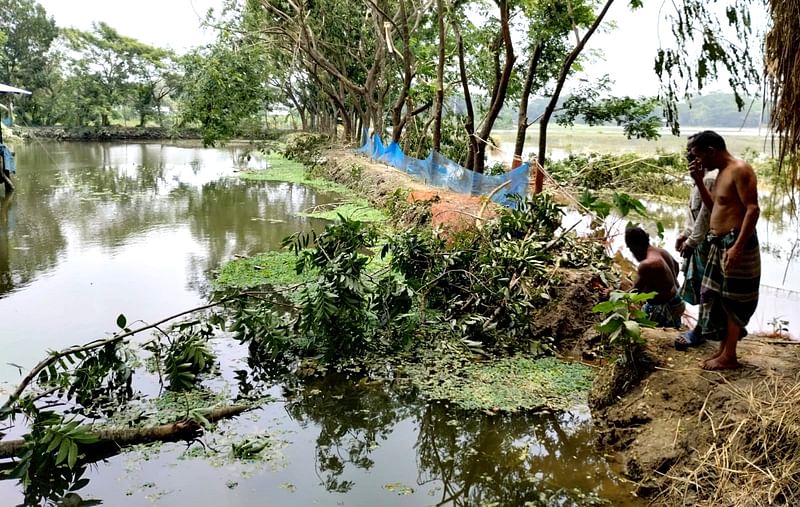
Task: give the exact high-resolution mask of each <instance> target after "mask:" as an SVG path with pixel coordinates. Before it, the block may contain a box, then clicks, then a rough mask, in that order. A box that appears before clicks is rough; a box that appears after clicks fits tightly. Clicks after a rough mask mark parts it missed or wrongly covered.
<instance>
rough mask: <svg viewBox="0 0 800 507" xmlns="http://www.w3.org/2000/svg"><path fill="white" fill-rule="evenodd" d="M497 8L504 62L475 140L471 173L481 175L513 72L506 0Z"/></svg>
mask: <svg viewBox="0 0 800 507" xmlns="http://www.w3.org/2000/svg"><path fill="white" fill-rule="evenodd" d="M497 6H498V7H499V8H500V36H501V37H502V41H503V47H504V48H505V62H504V64H503V72H502V73H499V74H498V73H497V72H496V73H495V76H496V78H495V79H496V82H495V85H494V88H493V90H492V102H491V105H490V106H489V112H488V113H487V114H486V118H484V120H483V123H482V125H481V130H480V135H479V136H478V139H476V143H477V145H476V148H477V149H476V150H475V162H474V164H473V171H475V172H477V173H483V168H484V164H485V163H486V156H485V154H486V142H487V141H486V140H487V139H489V135H490V134H491V133H492V127H493V126H494V122H495V120H497V117H498V116H499V115H500V111H501V110H502V109H503V102H505V100H506V93H507V92H508V82H509V81H510V80H511V73H512V71H513V70H514V60H515V56H514V46H513V42H512V41H511V28H510V26H509V19H508V18H509V7H508V0H498V2H497ZM495 58H496V60H495V62H496V66H497V69H498V70H499V64H500V60H499V59H500V50H499V48H498V50H497V55H496V57H495Z"/></svg>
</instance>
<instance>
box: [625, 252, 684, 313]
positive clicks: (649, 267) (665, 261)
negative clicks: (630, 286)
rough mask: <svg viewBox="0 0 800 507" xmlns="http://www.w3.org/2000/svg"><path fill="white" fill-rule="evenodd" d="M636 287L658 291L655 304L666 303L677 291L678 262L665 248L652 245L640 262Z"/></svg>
mask: <svg viewBox="0 0 800 507" xmlns="http://www.w3.org/2000/svg"><path fill="white" fill-rule="evenodd" d="M637 273H638V275H639V277H638V278H637V279H636V286H635V287H636V289H637V290H638V291H639V292H657V293H658V294H657V295H656V296H655V297H654V298H653V303H654V304H661V303H666V302H667V301H669V300H670V299H672V298H673V297H674V296H675V294H676V293H677V282H676V277H677V273H678V264H677V262H676V261H675V259H674V258H673V257H672V256H671V255H670V254H669V252H667V251H666V250H664V249H663V248H659V247H656V246H650V247H649V248H648V249H647V257H645V259H644V260H642V261H641V262H640V263H639V268H638V270H637Z"/></svg>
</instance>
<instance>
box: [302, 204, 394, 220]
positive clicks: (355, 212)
mask: <svg viewBox="0 0 800 507" xmlns="http://www.w3.org/2000/svg"><path fill="white" fill-rule="evenodd" d="M300 215H301V216H306V217H310V218H322V219H325V220H339V216H343V217H345V218H347V219H349V220H358V221H359V222H385V221H386V220H387V219H388V217H387V216H386V214H385V213H384V212H383V211H381V210H378V209H376V208H374V207H373V206H371V205H370V203H369V201H367V200H366V199H353V200H350V201H346V202H343V203H335V204H332V205H327V206H318V207H317V208H314V210H313V211H309V212H306V213H300Z"/></svg>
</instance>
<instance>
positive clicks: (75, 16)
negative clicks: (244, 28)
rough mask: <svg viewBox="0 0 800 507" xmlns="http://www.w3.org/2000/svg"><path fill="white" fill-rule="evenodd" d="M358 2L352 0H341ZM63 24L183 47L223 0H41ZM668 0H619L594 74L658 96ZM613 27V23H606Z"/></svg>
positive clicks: (203, 38) (204, 33)
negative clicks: (658, 57)
mask: <svg viewBox="0 0 800 507" xmlns="http://www.w3.org/2000/svg"><path fill="white" fill-rule="evenodd" d="M341 1H352V0H341ZM39 3H40V4H42V6H43V7H44V8H45V9H46V10H47V12H48V13H49V14H50V15H51V16H53V17H54V18H55V20H56V23H57V24H58V25H59V26H62V27H67V26H72V27H76V28H80V29H84V30H88V29H90V28H91V24H92V22H94V21H104V22H106V23H108V24H109V25H111V26H112V27H114V28H116V29H117V30H118V31H119V32H120V33H122V34H123V35H127V36H130V37H134V38H136V39H139V40H141V41H142V42H146V43H148V44H151V45H156V46H161V47H171V48H172V49H174V50H176V51H179V52H182V51H185V50H186V49H188V48H190V47H193V46H197V45H200V44H203V43H206V42H210V41H211V40H213V34H212V33H211V32H210V31H209V30H203V29H201V28H200V23H201V20H202V18H203V17H204V16H205V13H206V12H207V11H208V9H209V8H210V7H216V8H218V7H219V6H220V5H221V3H222V0H136V1H127V2H122V1H119V0H39ZM661 5H663V4H662V2H654V1H650V2H645V7H644V8H643V9H640V10H638V11H636V13H631V12H630V9H629V8H628V2H627V1H617V2H615V3H614V4H613V5H612V7H611V10H610V11H609V15H608V19H609V20H610V21H614V22H616V24H617V29H616V30H613V31H610V32H608V33H598V34H595V36H594V37H593V38H592V39H591V40H590V43H589V45H588V47H587V49H590V50H594V52H595V54H596V55H597V56H598V57H602V58H604V59H605V63H602V62H598V63H596V64H594V65H591V66H589V68H590V69H591V72H590V75H591V77H595V78H596V77H599V76H601V75H602V74H606V73H607V74H609V75H610V76H611V78H612V79H613V80H614V81H615V82H616V84H615V86H614V89H613V92H614V93H615V94H617V95H632V96H641V95H646V96H650V95H655V94H656V93H657V92H658V81H657V79H656V77H655V74H654V72H653V60H654V58H655V52H656V49H657V47H658V34H659V31H660V32H661V35H662V37H668V36H669V26H668V24H667V23H665V22H663V21H662V22H659V18H660V17H661V16H659V9H660V6H661ZM606 26H607V24H606Z"/></svg>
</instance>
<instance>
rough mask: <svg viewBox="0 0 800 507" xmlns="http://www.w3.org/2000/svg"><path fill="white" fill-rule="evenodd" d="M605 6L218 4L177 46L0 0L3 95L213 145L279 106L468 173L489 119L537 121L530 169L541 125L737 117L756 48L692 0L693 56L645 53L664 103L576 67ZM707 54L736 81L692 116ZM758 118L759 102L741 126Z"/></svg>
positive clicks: (33, 109) (481, 149) (632, 3)
mask: <svg viewBox="0 0 800 507" xmlns="http://www.w3.org/2000/svg"><path fill="white" fill-rule="evenodd" d="M613 2H614V0H604V1H602V2H599V3H597V2H591V1H588V0H570V1H565V0H490V1H478V0H433V1H423V0H350V1H344V2H343V1H340V0H314V1H310V0H306V1H302V2H285V1H283V0H225V1H224V5H223V8H222V9H221V10H220V11H218V12H217V13H216V15H214V16H209V18H208V19H207V23H208V24H210V25H212V26H214V27H215V28H216V29H217V33H218V37H217V40H216V41H215V42H214V43H212V44H209V45H208V46H205V47H199V48H195V49H193V50H191V51H189V52H188V53H186V54H181V55H179V54H176V53H174V52H173V51H171V50H168V49H164V48H159V47H154V46H150V45H148V44H145V43H143V42H141V41H138V40H136V39H134V38H131V37H127V36H125V35H123V34H120V33H119V32H118V31H117V30H115V29H114V28H113V27H111V26H109V25H107V24H105V23H102V22H100V23H95V24H94V25H93V27H92V29H91V30H89V31H82V30H78V29H74V28H61V27H57V26H56V24H55V22H54V20H53V18H52V17H49V16H48V15H47V13H46V11H45V10H44V8H43V7H42V6H41V5H39V4H38V3H37V2H36V1H35V0H0V11H2V12H3V13H4V16H3V18H2V19H0V44H2V52H0V81H2V82H6V83H9V84H12V85H15V86H20V87H24V88H27V89H29V90H31V91H33V92H34V93H33V96H32V97H30V98H25V99H21V100H17V102H16V105H15V109H16V113H17V115H18V117H20V118H21V119H22V120H24V121H25V122H26V123H28V124H39V125H64V126H86V125H100V126H107V125H111V124H126V125H146V124H153V123H157V124H159V125H161V126H176V127H183V126H200V127H201V128H202V131H203V136H204V140H205V141H206V142H207V143H210V144H213V143H214V142H217V141H224V140H226V139H229V138H231V137H233V136H234V135H237V134H238V133H240V132H242V129H243V126H248V127H250V128H249V129H247V130H252V129H253V127H255V128H259V127H263V126H264V125H265V124H267V123H268V122H269V121H270V118H272V121H275V118H276V115H275V113H276V112H282V113H285V114H283V117H284V118H290V119H291V120H294V121H296V122H297V124H298V125H297V126H299V127H301V128H303V129H305V130H319V131H326V132H329V133H331V134H333V135H336V134H337V133H339V135H344V137H345V138H347V139H348V140H351V141H358V140H359V138H360V136H362V133H363V132H365V131H367V129H370V130H372V131H374V132H380V133H384V134H385V136H386V138H387V139H391V140H394V141H397V142H398V143H400V144H401V145H402V146H403V147H404V149H405V150H406V151H407V152H408V153H410V154H413V155H425V154H427V152H428V151H429V150H430V149H431V148H433V149H437V150H439V151H442V152H443V153H444V154H445V155H447V156H449V157H450V158H452V159H454V160H456V161H457V162H459V163H462V164H463V165H464V166H466V167H468V168H471V169H474V170H476V171H479V172H481V171H483V169H484V163H485V160H486V157H485V155H486V148H487V146H488V145H489V143H490V142H491V141H490V136H491V134H492V132H493V131H495V130H497V129H515V130H516V131H517V136H516V139H517V141H516V143H515V155H516V156H521V154H522V153H523V148H524V144H525V140H526V132H527V129H528V127H530V126H534V125H538V126H539V133H538V135H539V144H538V148H539V151H538V153H539V157H538V158H539V162H540V163H543V162H544V153H545V146H546V141H547V140H546V131H547V128H546V127H547V126H548V124H549V122H550V121H551V120H552V121H554V122H557V123H559V124H562V125H570V124H574V123H587V124H590V125H597V124H608V123H611V124H617V125H620V126H622V127H623V130H624V132H625V134H626V135H627V136H628V137H640V138H647V139H650V138H654V137H657V136H658V128H659V127H661V126H662V125H664V124H665V123H666V124H667V125H669V126H671V127H673V129H674V130H675V129H676V128H677V125H678V121H679V120H680V121H682V122H684V123H685V124H702V125H714V126H726V127H738V126H740V125H741V123H742V119H743V115H744V113H743V112H738V109H739V108H743V107H745V106H747V105H748V104H749V103H750V102H749V101H748V100H747V99H746V98H745V97H744V92H745V91H746V88H747V85H748V84H749V83H751V82H757V81H758V77H757V75H756V76H754V75H753V73H752V68H753V66H752V59H751V55H749V54H748V53H746V52H745V53H742V52H741V51H739V50H735V49H732V48H735V47H734V46H732V45H731V43H729V42H727V41H726V40H725V39H724V38H722V37H721V36H720V35H715V34H721V33H722V30H721V29H720V28H721V26H722V25H721V21H720V20H718V19H716V18H715V17H713V16H707V14H708V11H707V10H706V6H705V3H704V2H702V1H701V0H682V1H681V2H680V3H679V5H677V9H678V10H677V11H676V13H675V14H674V16H673V20H674V21H675V22H676V27H677V28H676V29H675V30H677V31H676V32H675V33H676V37H677V39H678V40H679V41H681V40H682V42H686V41H687V40H690V38H691V37H692V36H693V35H692V33H693V31H695V29H696V28H698V26H699V27H705V28H708V30H707V31H706V32H705V35H704V37H705V39H704V43H703V45H702V48H701V49H699V50H698V52H697V54H696V55H693V56H694V57H695V58H692V57H690V56H688V53H687V52H685V51H684V52H681V51H678V50H670V49H662V50H660V51H659V53H658V54H657V55H654V56H655V58H656V66H655V67H656V72H657V73H658V74H659V76H660V77H661V78H662V82H663V83H665V86H664V89H663V90H662V96H661V97H659V98H654V97H626V96H623V97H616V96H613V95H612V94H611V92H610V90H611V89H612V82H611V81H610V80H609V79H608V78H603V79H599V80H597V79H595V80H592V81H588V80H586V79H581V76H582V72H583V71H584V70H585V69H586V68H588V67H589V66H591V65H598V62H597V61H596V59H595V56H594V55H593V54H592V53H588V52H586V51H584V48H585V47H586V45H587V43H588V42H589V40H590V39H591V37H592V35H593V34H594V33H596V32H597V31H598V30H605V29H608V26H607V25H608V21H607V20H606V18H605V17H606V13H607V12H608V9H609V8H610V7H611V5H612V3H613ZM641 5H642V2H641V0H629V2H628V7H629V8H631V9H636V8H638V7H641ZM742 12H743V11H738V10H736V9H735V8H734V9H733V10H731V11H729V12H728V19H727V24H728V25H730V26H732V27H734V28H735V29H736V31H737V33H740V35H741V36H742V37H744V38H745V39H746V37H747V35H748V33H749V29H750V28H749V27H750V22H749V18H745V17H742V16H741V15H740V14H741V13H742ZM687 13H688V14H687ZM689 15H691V16H692V19H691V20H689V19H688V18H687V16H689ZM704 16H705V17H704ZM748 16H749V14H748ZM688 21H691V22H688ZM681 36H682V37H683V39H681ZM682 51H683V50H682ZM717 66H720V67H727V68H736V69H740V70H741V72H739V73H737V74H736V75H735V76H734V78H733V79H731V84H732V89H733V90H734V97H733V99H735V100H732V99H731V98H730V96H716V95H712V96H707V97H696V98H695V101H694V102H693V109H691V110H689V113H690V114H689V115H687V114H686V111H687V110H686V109H685V108H683V106H679V105H678V101H679V99H681V98H683V97H684V96H685V95H686V94H688V93H690V92H691V91H693V90H701V89H702V88H703V86H704V84H706V83H707V82H708V81H710V80H712V79H713V78H714V77H715V76H716V68H717ZM680 85H683V86H684V88H683V90H684V93H683V95H682V94H681V93H679V92H677V91H676V90H679V89H681V87H680ZM709 102H713V105H711V106H710V107H706V104H707V103H709ZM737 106H738V107H737ZM745 108H746V107H745ZM523 112H524V113H523ZM662 117H663V118H662ZM759 117H760V102H759V107H756V108H755V110H751V112H750V114H749V115H748V121H749V122H751V123H749V124H750V125H752V122H753V121H757V119H758V118H759Z"/></svg>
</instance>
